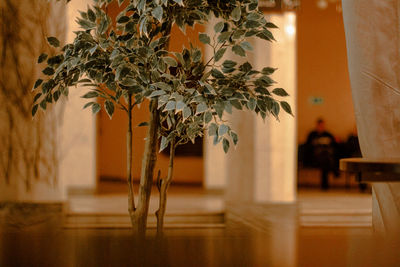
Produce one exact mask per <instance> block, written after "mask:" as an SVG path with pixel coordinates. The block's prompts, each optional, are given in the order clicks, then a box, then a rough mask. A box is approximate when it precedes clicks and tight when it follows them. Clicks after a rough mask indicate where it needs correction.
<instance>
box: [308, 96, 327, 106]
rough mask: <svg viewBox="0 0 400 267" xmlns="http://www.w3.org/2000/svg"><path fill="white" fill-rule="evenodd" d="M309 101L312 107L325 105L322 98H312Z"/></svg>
mask: <svg viewBox="0 0 400 267" xmlns="http://www.w3.org/2000/svg"><path fill="white" fill-rule="evenodd" d="M308 100H309V102H310V104H311V105H322V104H323V103H324V98H323V97H320V96H310V98H309V99H308Z"/></svg>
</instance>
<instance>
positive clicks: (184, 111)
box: [182, 106, 192, 121]
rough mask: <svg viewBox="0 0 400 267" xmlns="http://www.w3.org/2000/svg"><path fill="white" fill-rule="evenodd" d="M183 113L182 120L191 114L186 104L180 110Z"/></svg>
mask: <svg viewBox="0 0 400 267" xmlns="http://www.w3.org/2000/svg"><path fill="white" fill-rule="evenodd" d="M182 113H183V114H182V115H183V121H185V120H186V119H187V118H189V117H190V115H192V110H191V109H190V108H189V107H188V106H186V107H184V108H183V112H182Z"/></svg>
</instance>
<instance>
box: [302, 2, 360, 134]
mask: <svg viewBox="0 0 400 267" xmlns="http://www.w3.org/2000/svg"><path fill="white" fill-rule="evenodd" d="M315 2H316V1H309V0H305V1H302V3H301V8H300V10H299V11H298V12H297V15H298V17H297V23H298V24H297V36H298V44H297V56H298V63H297V70H298V111H297V112H298V114H297V118H298V141H299V142H304V141H305V139H306V137H307V134H308V132H309V131H310V130H312V129H313V127H314V125H315V121H316V119H317V118H318V117H323V118H324V119H325V121H326V126H327V129H328V130H329V131H331V132H332V134H334V135H335V136H338V137H340V138H341V139H344V138H346V137H347V135H348V134H349V133H350V132H351V131H352V130H353V128H354V126H355V118H354V110H353V103H352V97H351V91H350V81H349V77H348V72H347V56H346V45H345V35H344V28H343V21H342V13H339V12H337V11H336V9H335V5H329V8H328V9H326V10H320V9H318V8H317V6H316V3H315ZM311 96H317V97H323V98H324V103H323V104H322V105H311V104H310V103H309V98H310V97H311Z"/></svg>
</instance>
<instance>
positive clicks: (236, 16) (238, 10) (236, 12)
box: [231, 5, 242, 21]
mask: <svg viewBox="0 0 400 267" xmlns="http://www.w3.org/2000/svg"><path fill="white" fill-rule="evenodd" d="M241 16H242V9H241V7H240V5H239V6H237V7H235V8H234V9H233V11H232V13H231V17H232V19H233V20H234V21H239V20H240V17H241Z"/></svg>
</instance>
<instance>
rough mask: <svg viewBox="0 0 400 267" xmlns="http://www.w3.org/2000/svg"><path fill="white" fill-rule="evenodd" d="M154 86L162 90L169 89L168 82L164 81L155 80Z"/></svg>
mask: <svg viewBox="0 0 400 267" xmlns="http://www.w3.org/2000/svg"><path fill="white" fill-rule="evenodd" d="M154 86H155V87H157V88H160V89H162V90H164V91H170V90H171V86H169V85H168V84H166V83H165V82H156V83H155V84H154Z"/></svg>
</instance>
